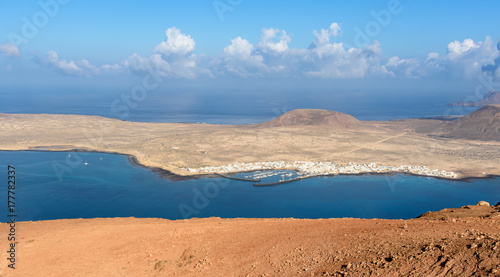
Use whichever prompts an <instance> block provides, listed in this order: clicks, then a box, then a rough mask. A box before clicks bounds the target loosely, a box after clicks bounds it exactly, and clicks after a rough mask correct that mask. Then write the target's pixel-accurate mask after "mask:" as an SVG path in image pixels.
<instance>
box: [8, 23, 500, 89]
mask: <svg viewBox="0 0 500 277" xmlns="http://www.w3.org/2000/svg"><path fill="white" fill-rule="evenodd" d="M341 34H342V29H341V26H340V24H338V23H336V22H334V23H332V24H330V26H329V27H328V28H326V29H320V31H316V30H313V31H312V36H313V37H312V42H311V43H310V45H309V47H307V48H290V46H289V45H290V42H291V37H290V36H289V35H288V33H287V32H286V31H285V30H280V29H275V28H263V29H262V33H261V36H260V39H259V41H257V42H256V43H255V44H253V43H252V42H250V41H248V40H246V39H245V38H242V37H240V36H239V37H236V38H233V39H231V41H230V44H228V45H227V46H226V47H224V48H223V50H222V52H221V54H220V55H218V56H216V57H207V56H205V55H195V54H194V50H195V46H196V43H195V41H194V39H193V38H192V37H191V36H190V35H187V34H184V33H182V32H181V30H179V29H177V28H175V27H172V28H169V29H167V30H166V31H165V36H166V39H165V41H162V42H160V43H159V44H158V45H156V46H155V47H153V48H152V52H151V54H150V55H147V56H142V55H139V54H132V55H131V56H130V57H128V58H127V59H125V60H123V61H121V62H118V63H114V64H105V65H101V66H95V65H92V64H91V63H90V62H89V61H87V60H85V59H81V60H78V61H73V60H65V59H59V57H58V55H57V53H56V52H54V51H49V52H48V53H47V58H46V61H43V62H39V63H40V64H45V65H49V66H50V68H52V69H53V70H55V71H58V72H60V73H63V74H67V75H77V76H93V75H97V74H109V73H117V72H132V73H136V74H140V75H141V74H147V73H151V72H154V73H155V74H157V75H159V76H161V77H163V78H196V77H200V76H239V77H253V78H258V77H265V78H276V77H277V78H303V77H313V78H339V79H349V78H370V77H391V78H392V77H396V78H423V77H426V76H431V77H432V76H439V77H451V78H469V79H470V78H476V77H478V76H482V75H486V76H489V77H490V78H497V79H500V69H499V67H500V43H498V44H495V43H494V42H493V40H492V39H491V38H490V37H486V39H485V40H484V41H474V40H472V39H465V40H463V41H453V42H450V43H449V44H448V45H447V47H446V53H445V54H443V55H440V54H438V53H437V52H432V53H429V54H428V55H427V57H426V58H423V59H419V58H403V57H399V56H393V57H386V56H385V55H384V53H383V52H382V46H381V45H380V43H378V42H377V41H374V42H373V43H371V44H370V45H367V46H364V47H359V48H356V47H348V46H346V44H344V43H342V42H341V41H339V40H340V38H339V37H340V36H341ZM0 51H1V52H2V53H3V54H5V55H8V56H18V55H19V49H17V47H15V46H14V45H10V44H8V43H7V44H4V45H0ZM34 60H35V61H36V59H34Z"/></svg>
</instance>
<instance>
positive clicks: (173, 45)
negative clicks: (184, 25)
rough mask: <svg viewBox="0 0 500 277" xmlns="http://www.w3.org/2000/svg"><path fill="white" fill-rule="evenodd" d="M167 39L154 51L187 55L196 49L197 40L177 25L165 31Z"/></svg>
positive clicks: (163, 53) (166, 54) (167, 54)
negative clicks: (184, 32) (182, 31)
mask: <svg viewBox="0 0 500 277" xmlns="http://www.w3.org/2000/svg"><path fill="white" fill-rule="evenodd" d="M165 35H166V36H167V39H166V40H165V41H163V42H161V43H160V44H159V45H157V46H156V47H155V48H154V50H153V52H154V53H159V54H162V55H165V56H169V55H187V54H189V53H191V52H193V51H194V46H195V42H194V40H193V39H192V38H191V36H189V35H185V34H182V33H181V31H180V30H179V29H177V28H175V27H172V28H169V29H167V30H166V31H165Z"/></svg>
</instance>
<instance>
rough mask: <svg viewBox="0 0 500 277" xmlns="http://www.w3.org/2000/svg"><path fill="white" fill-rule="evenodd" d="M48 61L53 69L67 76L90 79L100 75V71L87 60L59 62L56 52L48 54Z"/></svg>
mask: <svg viewBox="0 0 500 277" xmlns="http://www.w3.org/2000/svg"><path fill="white" fill-rule="evenodd" d="M47 61H48V64H49V66H50V67H51V68H53V69H54V70H56V71H58V72H60V73H63V74H65V75H77V76H87V77H90V76H92V75H96V74H98V73H99V69H98V68H97V67H96V66H94V65H92V64H91V63H90V62H89V61H87V60H85V59H81V60H78V61H72V60H69V61H68V60H59V57H58V55H57V53H56V52H55V51H49V52H47Z"/></svg>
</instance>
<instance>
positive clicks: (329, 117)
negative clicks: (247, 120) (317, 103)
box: [259, 109, 366, 130]
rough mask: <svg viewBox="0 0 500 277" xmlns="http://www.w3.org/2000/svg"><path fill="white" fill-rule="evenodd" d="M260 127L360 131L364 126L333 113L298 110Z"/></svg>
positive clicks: (352, 118) (351, 118)
mask: <svg viewBox="0 0 500 277" xmlns="http://www.w3.org/2000/svg"><path fill="white" fill-rule="evenodd" d="M259 125H260V126H262V127H286V126H324V127H329V128H335V129H349V130H361V129H365V128H366V126H365V125H364V124H363V123H362V122H361V121H359V120H357V119H356V118H355V117H353V116H351V115H348V114H345V113H341V112H335V111H328V110H315V109H298V110H293V111H289V112H287V113H285V114H283V115H281V116H279V117H277V118H275V119H273V120H271V121H268V122H264V123H262V124H259Z"/></svg>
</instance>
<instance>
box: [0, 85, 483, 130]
mask: <svg viewBox="0 0 500 277" xmlns="http://www.w3.org/2000/svg"><path fill="white" fill-rule="evenodd" d="M130 94H131V93H130V91H129V90H127V89H124V90H116V89H115V90H107V91H103V90H84V89H81V90H75V89H72V90H61V89H57V90H47V89H43V90H22V91H8V90H4V91H2V92H0V100H1V101H0V113H33V114H37V113H51V114H81V115H99V116H104V117H111V118H120V119H123V120H127V121H139V122H186V123H208V124H251V123H261V122H265V121H268V120H271V119H273V118H275V117H277V116H279V115H281V114H283V113H285V112H287V111H291V110H294V109H327V110H334V111H339V112H343V113H347V114H350V115H352V116H354V117H356V118H358V119H359V120H391V119H404V118H421V117H431V116H442V115H465V114H467V113H470V112H473V111H475V110H476V109H477V108H474V107H451V106H448V104H449V103H452V102H458V101H462V100H463V96H460V95H455V94H453V93H451V92H448V93H434V94H433V93H427V94H425V95H422V94H420V93H387V94H383V93H382V94H380V93H369V92H363V91H349V92H328V91H323V92H322V91H317V92H307V91H298V92H283V91H275V92H272V93H268V92H262V91H254V92H241V91H212V90H210V91H203V90H201V91H161V90H158V91H152V92H150V93H149V94H148V95H147V97H145V98H144V99H140V101H135V100H133V99H132V98H131V95H130ZM124 97H125V98H124ZM127 97H129V98H127ZM113 103H115V105H113ZM123 108H126V109H127V114H126V116H123V115H124V112H123Z"/></svg>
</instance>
